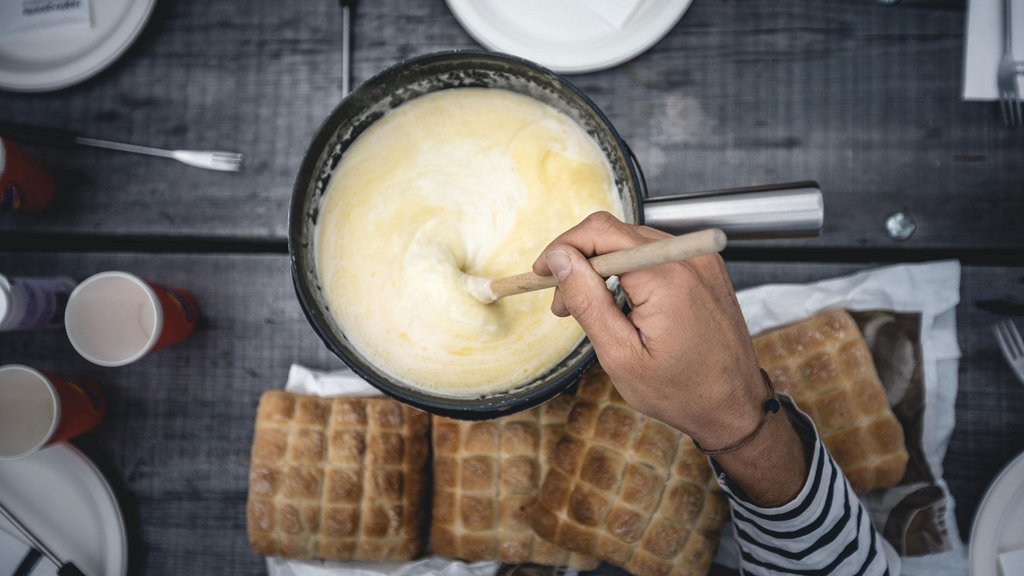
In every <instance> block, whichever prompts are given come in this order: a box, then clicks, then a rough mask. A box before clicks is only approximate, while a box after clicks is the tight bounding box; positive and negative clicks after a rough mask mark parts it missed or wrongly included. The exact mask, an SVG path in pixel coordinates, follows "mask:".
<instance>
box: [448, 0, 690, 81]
mask: <svg viewBox="0 0 1024 576" xmlns="http://www.w3.org/2000/svg"><path fill="white" fill-rule="evenodd" d="M670 2H672V4H669V5H667V8H673V11H678V13H675V14H673V15H672V17H671V18H666V19H665V20H664V24H663V26H661V27H659V28H658V29H657V33H652V34H649V35H648V37H645V38H644V39H643V40H642V41H641V42H638V43H637V44H635V45H633V46H629V47H628V49H627V50H624V51H622V53H621V54H617V55H614V56H610V57H606V58H603V59H600V60H587V61H585V62H583V63H580V64H575V65H574V64H557V63H552V62H549V61H546V60H545V59H544V58H538V57H537V56H536V55H535V54H533V53H532V52H529V48H528V47H526V49H527V52H524V51H522V50H520V48H523V47H524V45H523V44H518V45H516V46H513V45H502V44H501V43H500V42H498V43H495V42H494V41H493V40H492V39H491V38H489V37H488V35H487V32H485V31H484V30H483V28H486V26H481V25H480V22H482V21H483V19H481V18H477V17H476V15H478V14H479V13H480V12H481V7H482V6H485V5H486V1H485V2H479V1H473V0H445V4H446V5H447V6H448V10H449V11H450V12H451V13H452V15H454V16H455V19H456V20H457V21H458V23H459V25H460V26H462V28H463V30H465V31H466V32H467V33H468V34H469V35H470V36H472V37H473V39H474V40H476V41H477V42H479V43H480V44H482V45H483V46H484V47H486V48H488V49H490V50H496V51H501V52H507V53H509V54H514V55H516V56H518V57H520V58H525V59H528V60H531V61H534V62H536V63H537V64H540V65H541V66H544V67H545V68H549V69H551V70H553V71H555V72H558V73H561V74H584V73H587V72H598V71H601V70H607V69H609V68H612V67H615V66H618V65H619V64H622V63H624V62H627V61H629V60H632V59H633V58H636V57H637V56H639V55H641V54H643V53H644V52H646V51H647V50H649V49H650V48H651V47H652V46H654V45H655V44H657V43H658V42H659V41H660V40H661V39H663V38H664V37H665V36H666V35H668V33H669V32H671V31H672V29H673V28H675V27H676V25H677V24H679V21H680V20H682V18H683V16H684V15H685V14H686V12H687V10H689V9H690V6H692V5H693V0H670ZM626 26H628V23H627V24H626Z"/></svg>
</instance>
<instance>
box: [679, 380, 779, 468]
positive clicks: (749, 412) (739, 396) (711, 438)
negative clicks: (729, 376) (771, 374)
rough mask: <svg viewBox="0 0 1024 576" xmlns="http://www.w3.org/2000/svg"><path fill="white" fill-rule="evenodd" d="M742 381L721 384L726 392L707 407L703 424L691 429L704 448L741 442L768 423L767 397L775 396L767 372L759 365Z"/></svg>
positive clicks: (729, 445)
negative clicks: (729, 384)
mask: <svg viewBox="0 0 1024 576" xmlns="http://www.w3.org/2000/svg"><path fill="white" fill-rule="evenodd" d="M739 382H740V384H739V385H734V386H722V387H721V388H720V389H722V390H725V394H723V395H722V396H721V398H719V399H718V400H717V402H715V403H714V404H713V406H714V407H713V408H710V409H707V410H705V412H704V416H703V418H701V421H700V422H699V424H698V425H697V426H695V427H693V431H692V432H690V437H691V438H693V440H694V441H695V442H696V443H697V444H698V445H699V446H700V447H702V448H703V449H704V450H707V451H716V450H720V449H724V448H728V447H732V446H737V445H738V444H740V443H743V442H744V441H747V440H749V439H750V438H751V436H752V435H753V434H758V433H759V431H760V429H761V428H762V427H764V426H765V425H766V421H765V419H766V412H765V410H766V405H765V401H766V400H769V399H770V398H774V397H775V393H774V390H773V389H772V388H771V384H770V382H769V381H768V380H767V375H766V374H762V372H761V370H760V368H758V367H757V366H755V367H754V370H753V375H747V376H746V377H744V378H743V379H741V380H739ZM775 410H776V411H777V408H776V409H775ZM769 417H770V416H769Z"/></svg>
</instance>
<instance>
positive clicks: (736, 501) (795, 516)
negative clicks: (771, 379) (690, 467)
mask: <svg viewBox="0 0 1024 576" xmlns="http://www.w3.org/2000/svg"><path fill="white" fill-rule="evenodd" d="M780 400H782V404H783V406H784V407H785V409H786V413H788V414H789V416H790V421H791V422H792V423H793V427H794V428H795V429H796V432H797V434H798V435H799V436H800V438H801V439H802V440H803V441H804V445H805V447H806V449H807V450H808V459H807V460H808V462H809V466H808V469H809V473H808V475H807V480H806V482H804V485H803V488H802V489H801V490H800V493H799V494H798V495H797V496H796V497H795V498H794V499H793V500H792V501H791V502H788V503H786V504H784V505H782V506H779V507H776V508H762V507H760V506H757V505H755V504H753V503H752V502H750V501H749V500H748V499H747V498H746V496H745V495H744V494H743V491H742V490H741V489H740V488H739V487H737V486H735V485H733V484H732V483H731V482H730V481H729V478H728V477H727V476H726V475H725V473H724V472H723V471H722V469H721V468H720V467H719V466H718V465H717V463H715V461H714V460H712V461H711V465H712V467H714V470H715V475H716V477H717V478H718V483H719V485H721V487H722V490H724V491H725V493H726V495H727V496H728V498H729V509H730V511H731V514H732V524H733V531H734V537H735V539H736V542H737V543H738V544H739V556H740V573H741V574H749V575H761V574H800V575H808V576H809V575H817V574H837V575H861V574H864V575H886V576H898V575H899V573H900V560H899V556H897V555H896V552H895V550H893V548H892V547H891V546H890V545H889V544H888V543H887V542H885V540H883V539H882V537H881V536H880V535H879V534H878V533H877V531H876V530H875V529H874V527H873V526H872V524H871V520H870V518H869V516H868V512H867V510H865V509H864V506H863V505H862V504H861V502H860V500H859V499H857V495H856V494H854V492H853V489H852V488H850V484H849V482H847V481H846V477H845V476H843V473H842V472H841V471H840V470H839V466H837V465H836V463H835V460H833V459H832V456H831V455H830V454H829V453H828V450H826V449H825V445H824V444H822V442H821V439H820V438H819V437H818V433H817V431H816V430H815V428H814V424H813V423H812V422H811V420H810V418H808V417H807V415H805V414H804V413H803V412H800V410H798V409H797V408H796V407H795V406H794V405H793V403H792V401H791V400H790V399H789V398H787V397H785V396H780Z"/></svg>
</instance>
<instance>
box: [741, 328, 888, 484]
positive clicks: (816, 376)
mask: <svg viewBox="0 0 1024 576" xmlns="http://www.w3.org/2000/svg"><path fill="white" fill-rule="evenodd" d="M754 350H755V352H756V353H757V359H758V362H759V363H760V364H761V366H762V367H763V368H764V369H765V370H766V371H767V372H768V375H769V376H770V377H771V379H772V382H773V383H774V384H775V388H776V390H778V391H779V392H785V393H787V394H789V395H790V396H792V397H793V400H795V401H796V403H797V405H798V406H799V407H800V409H801V410H803V411H804V412H806V413H807V415H808V416H810V417H811V420H813V421H814V424H815V426H817V428H818V434H819V435H820V436H821V439H822V441H823V442H824V443H825V446H826V447H827V448H828V450H829V452H831V453H832V456H833V457H834V458H835V460H836V463H838V464H839V467H840V468H842V470H843V472H844V473H845V474H846V477H847V478H848V479H849V480H850V485H851V486H853V489H854V491H856V492H857V493H859V494H864V493H867V492H870V491H871V490H875V489H878V488H886V487H888V486H894V485H896V484H898V483H899V481H900V480H901V479H902V478H903V473H904V472H905V471H906V467H907V449H906V446H905V444H904V438H903V428H902V427H901V426H900V423H899V421H898V420H896V417H895V416H894V415H893V413H892V409H891V408H890V407H889V402H888V400H887V399H886V396H885V389H884V388H883V387H882V382H881V380H879V379H878V373H877V372H876V371H875V363H874V361H873V360H872V358H871V352H870V351H869V350H868V347H867V344H866V343H865V342H864V337H863V336H862V335H861V333H860V330H859V329H858V328H857V324H856V323H855V322H854V321H853V318H851V317H850V315H849V314H848V313H847V312H846V311H844V310H831V311H827V312H823V313H821V314H819V315H818V316H815V317H813V318H810V319H808V320H805V321H803V322H799V323H797V324H792V325H790V326H787V327H785V328H781V329H778V330H775V331H773V332H768V333H766V334H764V335H761V336H758V337H757V338H755V339H754Z"/></svg>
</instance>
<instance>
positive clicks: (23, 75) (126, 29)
mask: <svg viewBox="0 0 1024 576" xmlns="http://www.w3.org/2000/svg"><path fill="white" fill-rule="evenodd" d="M2 1H8V0H2ZM155 4H156V0H91V8H92V27H91V28H87V27H85V26H81V27H78V28H75V27H71V28H59V29H57V30H55V31H53V32H46V31H42V32H26V33H17V34H11V35H9V36H5V37H0V90H13V91H17V92H45V91H47V90H57V89H58V88H64V87H66V86H70V85H72V84H75V83H78V82H81V81H82V80H85V79H86V78H89V77H91V76H93V75H94V74H97V73H98V72H99V71H100V70H103V69H104V68H106V67H107V66H109V65H111V64H112V63H113V62H114V61H115V60H117V58H118V56H120V55H121V54H122V53H123V52H124V51H125V50H127V49H128V47H129V46H131V44H132V42H133V41H134V40H135V38H136V37H137V36H138V35H139V33H140V32H142V28H143V27H144V26H145V24H146V21H147V20H148V19H149V15H150V13H151V12H152V11H153V6H154V5H155Z"/></svg>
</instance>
